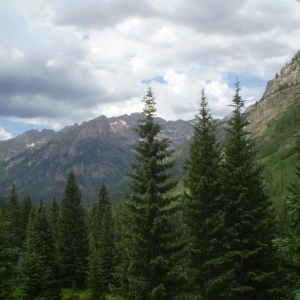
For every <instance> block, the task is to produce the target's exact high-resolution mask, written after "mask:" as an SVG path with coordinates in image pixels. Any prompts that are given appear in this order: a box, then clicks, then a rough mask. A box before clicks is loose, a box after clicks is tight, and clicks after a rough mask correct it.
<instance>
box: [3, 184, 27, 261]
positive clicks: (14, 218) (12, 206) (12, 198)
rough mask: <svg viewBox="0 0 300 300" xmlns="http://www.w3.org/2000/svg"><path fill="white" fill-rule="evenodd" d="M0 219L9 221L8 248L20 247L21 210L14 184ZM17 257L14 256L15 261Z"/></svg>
mask: <svg viewBox="0 0 300 300" xmlns="http://www.w3.org/2000/svg"><path fill="white" fill-rule="evenodd" d="M2 220H3V221H4V222H8V223H9V226H7V227H6V229H7V230H8V231H9V233H8V235H7V236H9V238H10V240H9V243H10V248H21V246H22V242H23V238H22V237H23V222H22V211H21V208H20V204H19V200H18V196H17V192H16V188H15V185H14V184H13V185H12V189H11V191H10V195H9V198H8V201H7V203H6V205H5V207H4V210H3V217H2ZM17 259H18V258H17V257H16V261H17Z"/></svg>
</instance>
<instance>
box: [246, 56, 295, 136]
mask: <svg viewBox="0 0 300 300" xmlns="http://www.w3.org/2000/svg"><path fill="white" fill-rule="evenodd" d="M299 95H300V51H298V52H297V53H296V54H295V56H294V57H293V59H292V61H291V62H290V63H287V64H286V65H285V66H284V67H282V68H281V70H280V74H276V75H275V78H274V79H272V80H270V81H269V82H268V84H267V87H266V90H265V93H264V94H263V96H262V98H261V99H260V101H259V102H256V103H255V104H253V105H250V106H249V107H248V108H247V109H246V111H245V114H246V115H247V118H248V120H249V121H250V122H251V124H250V126H249V130H250V131H251V132H253V133H254V135H261V134H262V133H263V131H264V130H265V128H266V126H267V124H268V122H270V121H271V120H272V119H274V118H278V117H279V115H280V114H281V113H282V112H283V111H284V110H285V109H286V107H287V106H288V105H290V104H291V103H292V102H293V101H294V100H295V99H297V98H299Z"/></svg>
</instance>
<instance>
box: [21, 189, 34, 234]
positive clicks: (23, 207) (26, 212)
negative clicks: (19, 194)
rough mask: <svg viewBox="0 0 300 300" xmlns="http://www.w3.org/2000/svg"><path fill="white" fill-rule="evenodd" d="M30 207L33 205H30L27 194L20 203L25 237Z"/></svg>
mask: <svg viewBox="0 0 300 300" xmlns="http://www.w3.org/2000/svg"><path fill="white" fill-rule="evenodd" d="M32 207H33V204H32V201H31V198H30V196H29V195H28V194H27V195H26V196H25V197H24V199H23V201H22V202H21V210H22V219H23V230H24V235H26V229H27V225H28V222H29V217H30V213H31V210H32Z"/></svg>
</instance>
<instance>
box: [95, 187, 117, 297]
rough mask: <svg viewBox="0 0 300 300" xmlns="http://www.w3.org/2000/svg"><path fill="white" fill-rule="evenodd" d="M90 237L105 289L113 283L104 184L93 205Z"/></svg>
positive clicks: (110, 227)
mask: <svg viewBox="0 0 300 300" xmlns="http://www.w3.org/2000/svg"><path fill="white" fill-rule="evenodd" d="M91 238H92V241H93V244H94V247H95V250H96V253H98V255H99V261H100V266H99V267H100V270H101V272H102V278H103V284H104V287H105V291H106V292H108V291H109V285H110V284H112V283H113V269H114V265H113V263H114V254H115V251H114V224H113V218H112V212H111V204H110V199H109V196H108V192H107V189H106V186H105V184H104V183H103V184H102V186H101V189H100V191H99V196H98V202H97V203H95V204H94V205H93V208H92V217H91Z"/></svg>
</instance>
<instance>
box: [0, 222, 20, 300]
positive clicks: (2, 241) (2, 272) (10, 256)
mask: <svg viewBox="0 0 300 300" xmlns="http://www.w3.org/2000/svg"><path fill="white" fill-rule="evenodd" d="M11 235H12V233H11V231H10V223H9V222H3V221H2V220H1V222H0V299H1V300H2V299H3V300H7V299H11V297H10V296H11V294H12V291H13V288H14V277H15V259H16V257H17V252H18V251H17V249H16V248H12V246H11V245H10V244H9V241H10V240H11V237H10V236H11Z"/></svg>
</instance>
